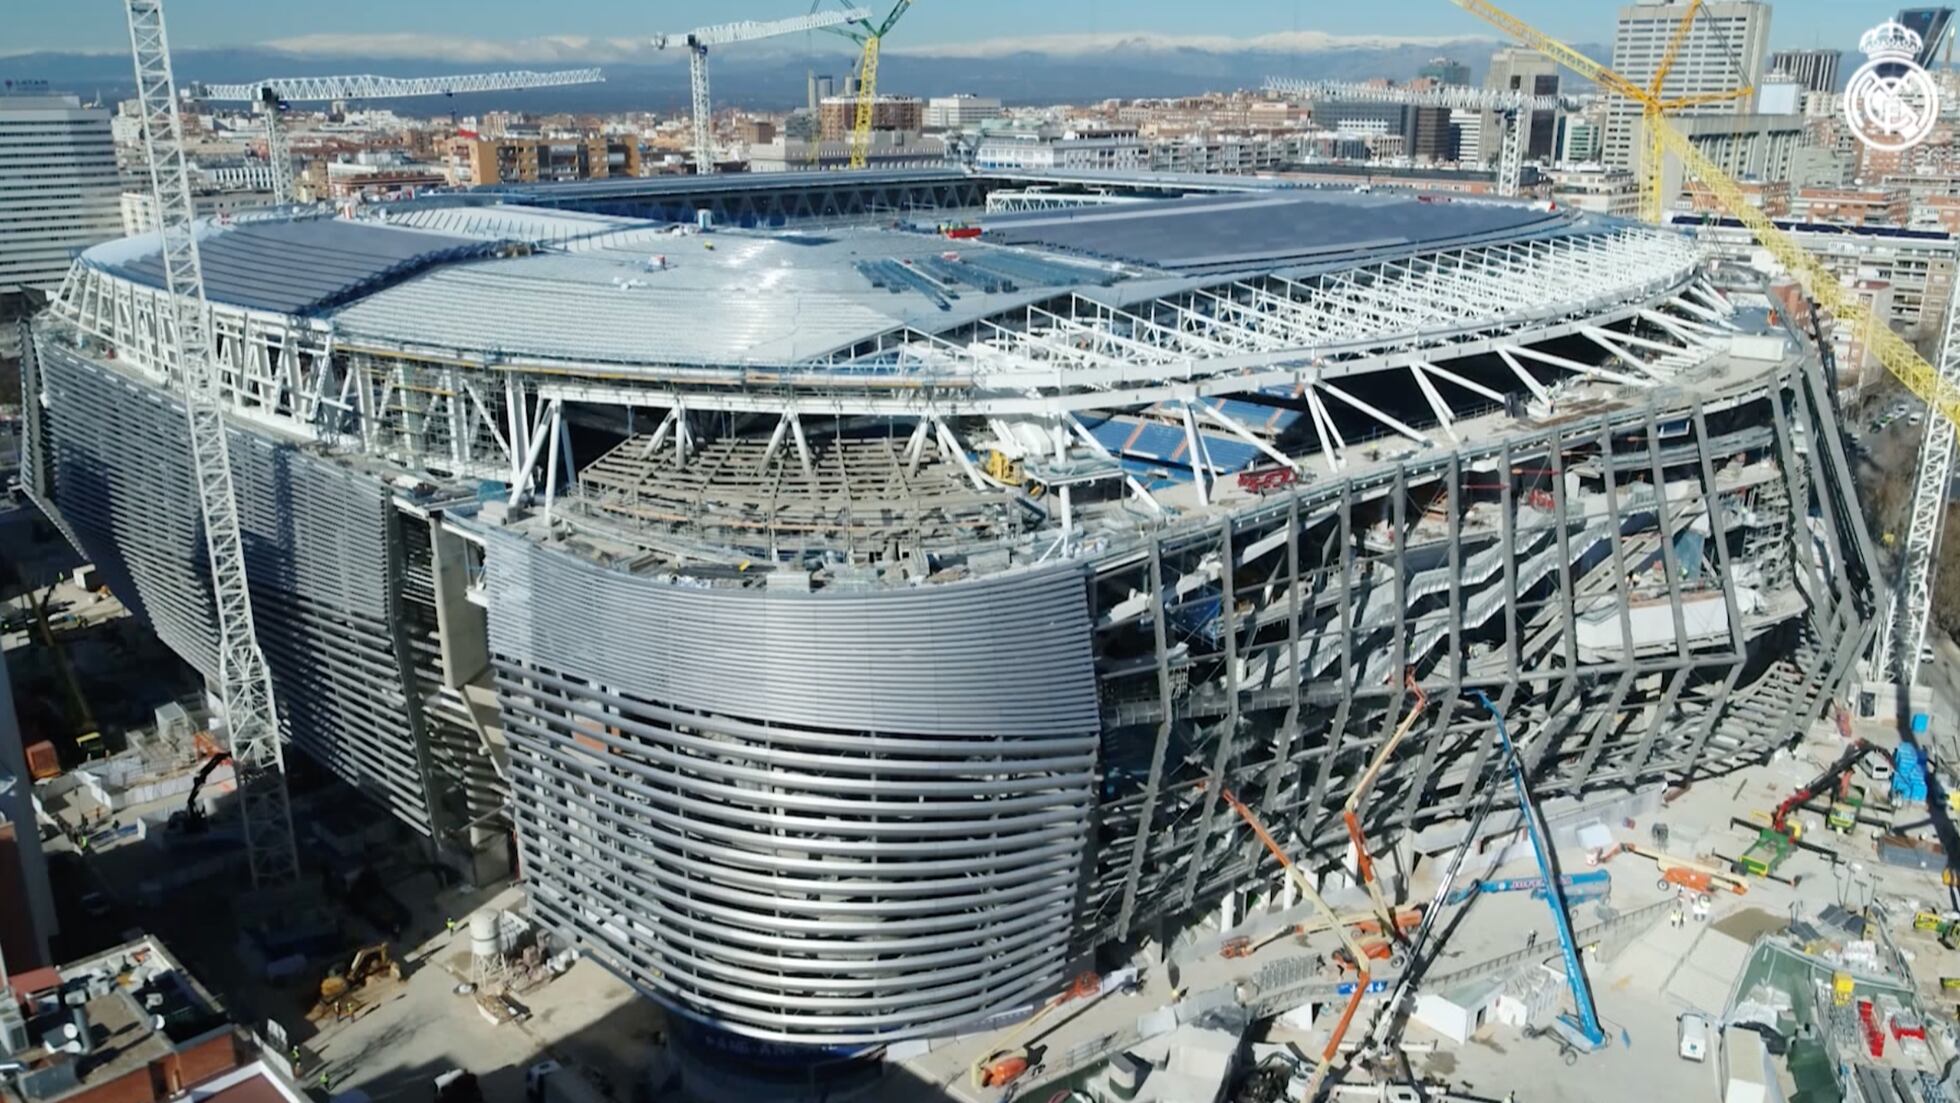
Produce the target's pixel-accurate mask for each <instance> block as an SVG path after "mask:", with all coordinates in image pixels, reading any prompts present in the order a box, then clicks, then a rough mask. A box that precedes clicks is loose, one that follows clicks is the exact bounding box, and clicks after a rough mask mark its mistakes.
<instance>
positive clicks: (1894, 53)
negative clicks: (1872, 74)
mask: <svg viewBox="0 0 1960 1103" xmlns="http://www.w3.org/2000/svg"><path fill="white" fill-rule="evenodd" d="M1924 41H1925V40H1924V39H1922V38H1920V37H1919V33H1918V32H1917V31H1915V30H1913V29H1912V28H1911V27H1907V26H1904V25H1902V24H1899V23H1896V22H1894V21H1893V20H1890V19H1888V20H1886V21H1885V22H1883V23H1880V24H1879V25H1878V26H1876V27H1873V28H1872V29H1871V30H1869V31H1866V32H1865V33H1864V36H1863V37H1861V38H1860V39H1858V49H1860V50H1863V51H1864V53H1865V56H1867V57H1869V58H1871V59H1872V60H1874V61H1911V60H1912V59H1913V58H1916V57H1918V56H1919V47H1920V46H1921V45H1923V44H1924Z"/></svg>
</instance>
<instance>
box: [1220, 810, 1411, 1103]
mask: <svg viewBox="0 0 1960 1103" xmlns="http://www.w3.org/2000/svg"><path fill="white" fill-rule="evenodd" d="M1204 787H1205V783H1204V782H1202V781H1201V782H1199V783H1198V788H1200V789H1203V788H1204ZM1218 795H1219V796H1220V797H1222V798H1223V799H1224V801H1225V803H1226V804H1228V805H1230V806H1231V807H1232V811H1234V812H1237V813H1238V814H1239V818H1240V819H1242V820H1244V821H1245V823H1246V826H1247V827H1250V828H1252V833H1253V834H1254V835H1257V836H1258V837H1259V841H1260V842H1262V843H1264V844H1265V845H1266V850H1267V851H1268V852H1270V853H1271V854H1272V856H1273V858H1274V859H1275V860H1276V861H1278V862H1279V866H1280V869H1282V870H1284V871H1285V872H1286V876H1287V877H1288V878H1290V879H1291V880H1292V882H1293V885H1294V887H1295V888H1297V889H1299V890H1300V895H1301V896H1304V897H1306V898H1307V900H1308V901H1309V902H1311V903H1312V904H1313V906H1314V910H1315V911H1317V912H1319V913H1320V918H1321V921H1322V922H1323V923H1325V924H1327V926H1329V927H1331V928H1332V929H1333V931H1334V933H1335V934H1336V935H1337V936H1339V938H1340V940H1341V948H1342V950H1343V951H1345V952H1346V954H1347V960H1348V961H1349V962H1351V963H1353V969H1354V973H1355V978H1354V981H1353V984H1354V988H1353V991H1351V992H1350V993H1348V1002H1347V1007H1346V1008H1344V1009H1343V1010H1342V1011H1341V1017H1340V1019H1339V1021H1337V1022H1336V1023H1335V1024H1334V1029H1333V1032H1332V1033H1331V1034H1330V1035H1329V1036H1328V1038H1327V1048H1326V1049H1323V1050H1321V1052H1320V1056H1319V1057H1318V1058H1317V1059H1316V1060H1315V1061H1314V1069H1313V1075H1312V1076H1311V1077H1310V1078H1308V1080H1307V1088H1306V1092H1305V1093H1304V1095H1303V1096H1302V1098H1305V1099H1312V1098H1314V1096H1316V1095H1318V1094H1320V1086H1321V1084H1322V1083H1324V1082H1326V1080H1327V1072H1328V1070H1329V1069H1331V1068H1333V1066H1334V1057H1335V1055H1336V1054H1338V1053H1339V1052H1340V1051H1341V1039H1342V1038H1344V1037H1346V1036H1347V1031H1348V1027H1349V1025H1351V1024H1352V1023H1353V1022H1354V1013H1355V1012H1356V1011H1358V1010H1360V1008H1361V1001H1362V999H1363V998H1365V997H1366V996H1367V995H1368V992H1369V989H1370V987H1371V981H1372V980H1373V971H1374V967H1373V966H1372V965H1370V964H1369V962H1370V961H1372V960H1374V959H1375V955H1374V954H1372V953H1370V946H1385V945H1387V940H1386V939H1375V940H1373V941H1372V942H1370V943H1369V944H1368V945H1363V943H1362V942H1361V941H1360V940H1359V939H1357V938H1356V937H1355V936H1354V934H1353V933H1351V932H1350V931H1349V930H1348V925H1347V923H1346V922H1344V921H1343V920H1342V919H1341V917H1340V916H1338V915H1336V914H1335V913H1334V909H1333V908H1332V907H1330V906H1328V903H1327V899H1326V897H1324V896H1322V895H1320V890H1319V889H1318V888H1315V887H1314V883H1313V882H1312V881H1310V880H1308V879H1307V877H1306V875H1305V874H1303V873H1301V872H1300V869H1299V867H1298V866H1295V865H1294V864H1293V859H1291V858H1289V857H1287V856H1286V850H1285V848H1283V847H1281V846H1280V845H1279V842H1278V840H1276V839H1274V838H1273V836H1272V832H1270V831H1267V830H1266V825H1265V824H1263V823H1261V822H1259V817H1258V816H1256V815H1254V814H1253V812H1252V809H1250V808H1248V807H1246V804H1245V802H1244V801H1242V800H1240V799H1239V798H1238V796H1237V794H1235V793H1233V792H1232V790H1230V789H1228V788H1225V787H1223V786H1220V787H1219V790H1218ZM1389 925H1390V926H1393V920H1390V923H1389ZM1384 929H1387V928H1384Z"/></svg>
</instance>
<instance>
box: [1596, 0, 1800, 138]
mask: <svg viewBox="0 0 1960 1103" xmlns="http://www.w3.org/2000/svg"><path fill="white" fill-rule="evenodd" d="M1687 12H1688V4H1687V3H1686V2H1685V0H1670V2H1668V3H1657V4H1629V5H1627V6H1626V7H1623V8H1621V9H1620V22H1619V24H1618V26H1617V27H1616V28H1615V29H1614V32H1613V68H1614V69H1615V70H1616V71H1618V72H1619V73H1620V74H1621V75H1623V76H1625V77H1626V78H1627V79H1629V80H1631V81H1632V82H1633V83H1635V84H1637V85H1641V86H1642V87H1645V86H1646V85H1647V84H1648V82H1650V81H1651V80H1652V79H1653V76H1654V73H1655V72H1656V71H1658V70H1659V69H1660V66H1661V60H1662V59H1663V58H1664V57H1666V55H1667V51H1668V44H1669V43H1670V42H1671V41H1672V40H1673V38H1674V33H1675V29H1676V28H1677V27H1679V26H1680V25H1681V18H1682V16H1684V15H1686V14H1687ZM1768 56H1769V5H1768V4H1765V3H1762V2H1761V0H1715V2H1713V3H1707V4H1703V5H1702V7H1701V11H1700V12H1698V13H1696V15H1695V17H1694V20H1693V21H1692V22H1691V23H1689V24H1688V33H1687V34H1686V35H1685V36H1684V37H1683V38H1682V39H1681V45H1680V48H1679V51H1678V52H1677V53H1676V55H1675V59H1674V66H1673V68H1671V69H1669V70H1668V72H1667V78H1666V79H1665V80H1664V81H1662V82H1661V96H1662V97H1663V98H1664V99H1678V98H1680V97H1684V96H1702V95H1709V94H1712V93H1717V92H1727V91H1730V90H1732V89H1737V88H1741V87H1743V86H1745V85H1747V86H1751V87H1754V86H1756V85H1759V84H1760V83H1761V80H1762V75H1763V65H1764V62H1765V61H1766V60H1767V59H1768ZM1754 110H1755V104H1754V103H1753V102H1752V98H1751V97H1750V96H1742V97H1740V98H1737V99H1732V100H1721V101H1717V102H1714V103H1705V104H1697V105H1694V106H1690V107H1684V108H1681V109H1680V110H1679V111H1678V112H1674V113H1672V114H1673V115H1674V116H1675V117H1682V116H1695V115H1747V114H1751V113H1752V112H1754ZM1644 141H1645V137H1644V134H1643V127H1642V124H1641V119H1640V105H1639V104H1637V103H1635V102H1634V101H1632V100H1629V99H1627V98H1625V97H1624V96H1608V97H1607V101H1606V158H1605V160H1606V163H1607V164H1609V165H1613V166H1615V167H1618V168H1637V167H1638V166H1639V164H1640V157H1641V146H1642V143H1643V142H1644Z"/></svg>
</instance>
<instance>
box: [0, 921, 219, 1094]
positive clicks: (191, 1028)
mask: <svg viewBox="0 0 1960 1103" xmlns="http://www.w3.org/2000/svg"><path fill="white" fill-rule="evenodd" d="M11 980H12V985H13V987H12V994H11V996H9V997H8V998H7V999H6V1000H5V1001H4V1003H0V1060H6V1061H12V1062H19V1063H20V1064H21V1066H22V1068H21V1069H20V1071H19V1072H18V1073H16V1074H15V1075H14V1077H13V1079H12V1081H11V1083H9V1084H6V1085H5V1086H4V1087H0V1100H5V1101H6V1103H167V1101H170V1100H176V1099H179V1098H181V1097H183V1096H185V1095H186V1094H189V1093H190V1090H191V1089H192V1088H193V1086H195V1085H198V1084H200V1083H203V1082H206V1081H209V1080H211V1079H212V1078H214V1077H218V1076H221V1075H223V1074H224V1073H227V1072H229V1071H231V1070H234V1069H236V1068H238V1067H239V1066H240V1065H241V1064H242V1063H243V1062H242V1061H241V1054H240V1045H239V1039H238V1035H237V1033H236V1031H235V1030H234V1029H233V1028H232V1025H231V1023H230V1021H229V1020H228V1019H227V1018H226V1016H225V1014H224V1012H223V1010H222V1009H221V1008H220V1007H219V1006H218V1004H217V1002H216V1001H215V1000H214V999H212V997H211V995H210V994H209V993H208V992H206V991H205V990H204V988H203V986H202V985H200V984H198V982H197V980H196V979H195V978H193V977H192V976H191V975H190V974H189V973H187V972H185V971H184V969H183V967H182V966H180V965H178V964H177V961H176V960H175V959H174V958H172V957H171V956H170V954H169V951H167V950H166V949H165V948H164V946H163V944H162V943H161V942H159V941H157V940H156V939H154V938H149V937H144V938H139V939H137V940H136V941H134V942H128V943H125V944H123V945H121V946H118V947H116V948H115V949H113V950H110V951H107V952H106V953H103V954H100V955H97V956H96V957H93V958H89V959H87V960H84V961H80V962H76V963H74V964H72V965H66V966H63V967H61V968H59V969H40V970H36V971H33V972H29V973H24V974H16V975H15V976H14V977H12V978H11ZM4 991H6V990H5V989H0V992H4Z"/></svg>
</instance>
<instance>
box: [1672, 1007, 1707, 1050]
mask: <svg viewBox="0 0 1960 1103" xmlns="http://www.w3.org/2000/svg"><path fill="white" fill-rule="evenodd" d="M1676 1022H1677V1023H1678V1024H1679V1028H1680V1029H1679V1033H1680V1036H1681V1059H1682V1060H1683V1061H1706V1060H1708V1019H1707V1017H1706V1016H1703V1015H1697V1014H1695V1013H1694V1012H1692V1011H1690V1012H1687V1013H1686V1014H1684V1015H1682V1016H1681V1017H1680V1018H1679V1019H1678V1020H1676Z"/></svg>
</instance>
